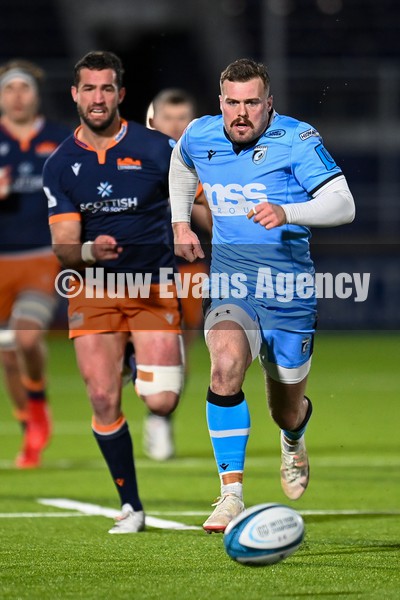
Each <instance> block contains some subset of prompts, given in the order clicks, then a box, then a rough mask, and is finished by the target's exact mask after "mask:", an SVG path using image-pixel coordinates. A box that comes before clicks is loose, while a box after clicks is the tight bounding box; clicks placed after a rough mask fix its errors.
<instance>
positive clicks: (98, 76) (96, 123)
mask: <svg viewBox="0 0 400 600" xmlns="http://www.w3.org/2000/svg"><path fill="white" fill-rule="evenodd" d="M124 95H125V89H124V88H121V89H118V86H117V82H116V74H115V73H114V71H113V70H112V69H104V70H102V71H96V70H90V69H82V70H81V72H80V82H79V85H78V87H75V86H73V87H72V97H73V99H74V101H75V102H76V105H77V109H78V114H79V116H80V118H81V120H82V122H83V123H84V124H85V125H86V126H87V127H89V128H90V129H91V130H92V131H94V132H101V131H106V130H107V129H108V128H109V127H110V126H112V125H113V124H114V123H115V122H116V121H117V120H119V117H118V106H119V104H120V103H121V102H122V100H123V98H124Z"/></svg>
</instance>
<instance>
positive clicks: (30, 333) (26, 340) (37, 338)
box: [15, 329, 43, 354]
mask: <svg viewBox="0 0 400 600" xmlns="http://www.w3.org/2000/svg"><path fill="white" fill-rule="evenodd" d="M42 337H43V333H42V331H41V330H40V329H21V330H16V332H15V343H16V346H17V348H18V350H20V351H21V352H25V353H27V354H29V353H31V352H34V351H36V350H37V349H38V348H39V347H40V344H41V342H42Z"/></svg>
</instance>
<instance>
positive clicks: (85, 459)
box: [0, 332, 400, 600]
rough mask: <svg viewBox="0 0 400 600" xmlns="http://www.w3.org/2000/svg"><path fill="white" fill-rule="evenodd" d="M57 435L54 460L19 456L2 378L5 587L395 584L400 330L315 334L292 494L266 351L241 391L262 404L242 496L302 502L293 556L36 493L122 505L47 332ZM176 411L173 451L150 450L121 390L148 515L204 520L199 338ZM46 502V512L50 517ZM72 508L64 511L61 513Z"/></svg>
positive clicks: (211, 591) (274, 590)
mask: <svg viewBox="0 0 400 600" xmlns="http://www.w3.org/2000/svg"><path fill="white" fill-rule="evenodd" d="M49 348H50V350H49V391H50V395H51V404H52V411H53V416H54V437H53V440H52V443H51V445H50V446H49V448H48V449H47V450H46V453H45V456H44V462H43V467H42V468H40V469H38V470H35V471H25V472H23V471H22V472H21V471H17V470H15V469H14V468H13V467H12V464H13V460H14V457H15V455H16V453H17V451H18V449H19V446H20V442H21V433H20V431H19V429H18V426H17V424H16V423H15V421H14V420H13V418H12V416H11V410H10V405H9V402H8V399H7V398H6V394H5V392H4V388H3V387H1V384H0V395H1V402H0V440H1V445H0V448H1V450H0V469H1V472H0V532H1V535H0V599H1V600H6V599H24V600H25V599H29V600H32V599H41V600H57V599H64V598H65V599H67V598H68V599H85V600H86V599H87V600H90V599H96V600H100V599H109V598H112V599H116V600H119V599H134V600H158V599H160V600H161V599H162V600H189V599H190V600H200V599H201V600H203V599H204V598H209V599H213V600H214V599H215V600H225V599H226V600H228V599H229V600H230V599H232V598H245V599H246V600H247V599H248V600H258V599H260V600H261V599H263V600H264V599H282V600H286V599H287V600H297V599H298V600H303V599H304V598H308V599H309V600H317V599H318V600H331V599H332V598H338V599H340V600H342V599H348V600H356V599H360V600H364V599H365V600H368V599H376V600H388V599H393V600H395V599H398V598H400V569H399V564H400V561H399V558H400V478H399V467H400V444H399V440H400V437H399V424H400V419H399V416H400V403H399V398H400V396H399V390H400V375H399V373H400V370H399V359H400V334H399V333H398V332H397V333H396V332H394V333H387V334H383V333H379V334H378V333H377V334H371V333H367V332H365V333H359V334H345V333H340V332H337V333H334V334H327V333H320V334H319V335H318V336H317V339H316V344H315V352H314V360H313V368H312V370H311V374H310V379H309V386H308V393H309V395H310V397H311V398H312V400H313V403H314V414H313V418H312V421H311V422H310V426H309V429H308V432H307V445H308V450H309V454H310V462H311V481H310V485H309V488H308V490H307V492H306V493H305V495H304V497H303V498H301V499H300V500H299V501H297V502H290V501H288V500H287V499H286V498H285V497H284V495H283V493H282V492H281V489H280V483H279V435H278V431H277V429H276V427H275V426H274V425H273V423H272V421H271V419H270V417H269V415H268V411H267V407H266V402H265V394H264V387H263V378H262V374H261V370H260V368H259V366H258V365H257V364H256V363H255V364H253V365H252V367H251V369H250V370H249V372H248V375H247V378H246V382H245V385H244V391H245V393H246V397H247V399H248V403H249V406H250V411H251V416H252V432H251V436H250V441H249V445H248V455H247V461H246V471H245V488H244V489H245V502H246V504H247V506H251V505H254V504H259V503H263V502H283V503H285V504H288V505H289V506H292V507H293V508H295V509H296V510H298V511H299V512H300V513H301V514H303V518H304V521H305V526H306V538H305V541H304V543H303V544H302V546H301V547H300V549H299V550H298V551H297V552H296V553H295V554H294V555H292V556H291V557H289V558H287V559H286V560H285V561H283V562H281V563H279V564H277V565H273V566H266V567H258V568H253V567H245V566H241V565H239V564H237V563H235V562H234V561H232V560H231V559H230V558H229V557H228V556H227V555H226V553H225V551H224V548H223V541H222V536H221V535H207V534H205V533H204V532H203V531H202V530H201V529H200V528H199V529H188V530H182V531H176V530H172V529H159V528H156V527H148V528H147V530H146V531H145V532H144V533H141V534H137V535H130V536H110V535H109V534H108V533H107V530H108V528H109V527H110V524H111V523H112V521H111V519H110V518H107V517H105V516H90V515H86V516H85V515H83V514H82V513H80V512H78V511H74V510H72V509H69V510H67V509H65V508H64V509H63V508H57V507H54V506H51V505H43V504H40V503H39V502H38V500H39V499H41V498H47V499H50V500H51V499H54V498H63V499H67V500H69V501H79V502H83V503H91V504H95V505H98V506H100V507H104V508H108V509H118V501H117V494H116V492H115V490H114V486H113V483H112V481H111V478H110V476H109V474H108V472H107V471H106V468H105V465H104V463H103V461H102V459H101V457H100V454H99V451H98V449H97V446H96V444H95V441H94V439H93V436H92V434H91V429H90V418H91V411H90V408H89V403H88V401H87V399H86V395H85V390H84V387H83V384H82V382H81V380H80V377H79V375H78V372H77V367H76V364H75V357H74V352H73V347H72V344H71V343H70V342H68V341H67V340H66V336H65V334H57V335H55V334H53V335H51V336H50V338H49ZM189 367H190V375H189V378H188V382H187V385H186V388H185V391H184V394H183V398H182V401H181V405H180V406H179V408H178V410H177V412H176V415H175V417H174V429H175V437H176V447H177V457H176V458H175V459H173V460H171V461H169V462H167V463H164V464H161V463H155V462H152V461H150V460H148V459H146V458H145V457H144V455H143V451H142V422H143V416H144V414H145V410H144V406H143V405H142V403H141V401H140V400H139V399H138V398H137V396H136V395H135V393H134V390H133V387H131V386H129V387H127V388H124V411H125V414H126V416H127V418H128V421H129V424H130V429H131V432H132V435H133V439H134V444H135V452H136V457H137V470H138V476H139V485H140V492H141V496H142V499H143V501H144V503H145V508H146V512H147V513H148V515H150V516H152V517H154V518H158V519H164V520H172V521H178V522H180V523H184V524H186V525H190V526H197V527H200V526H201V524H202V522H203V521H204V519H205V518H206V516H207V515H208V514H209V512H210V511H211V506H210V504H211V503H212V502H213V500H214V498H215V497H216V496H217V495H218V492H219V481H218V476H217V472H216V468H215V465H214V460H213V456H212V450H211V445H210V442H209V438H208V432H207V427H206V422H205V400H204V398H205V393H206V390H207V386H208V372H209V361H208V355H207V351H206V349H205V346H204V342H203V340H202V338H201V337H200V338H199V339H198V341H197V342H196V344H195V345H194V347H193V349H192V350H191V352H190V356H189ZM46 514H47V515H48V516H47V517H46V516H45V515H46ZM63 515H64V516H63Z"/></svg>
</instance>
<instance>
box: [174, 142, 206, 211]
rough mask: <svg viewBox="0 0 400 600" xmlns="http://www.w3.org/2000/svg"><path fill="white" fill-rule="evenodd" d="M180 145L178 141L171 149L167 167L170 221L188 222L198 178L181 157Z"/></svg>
mask: <svg viewBox="0 0 400 600" xmlns="http://www.w3.org/2000/svg"><path fill="white" fill-rule="evenodd" d="M180 147H181V146H180V142H178V143H177V144H176V146H175V148H174V149H173V151H172V156H171V164H170V169H169V195H170V202H171V213H172V223H181V222H186V223H190V215H191V212H192V206H193V202H194V198H195V196H196V191H197V186H198V183H199V178H198V177H197V173H196V171H195V170H194V169H190V168H189V167H188V165H187V164H186V163H185V161H184V160H183V158H182V157H181V153H180Z"/></svg>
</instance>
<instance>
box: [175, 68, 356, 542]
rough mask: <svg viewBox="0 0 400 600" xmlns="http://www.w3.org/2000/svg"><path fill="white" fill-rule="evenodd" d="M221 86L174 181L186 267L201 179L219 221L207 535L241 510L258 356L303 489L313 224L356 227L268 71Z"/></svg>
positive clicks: (328, 165) (342, 194) (233, 73)
mask: <svg viewBox="0 0 400 600" xmlns="http://www.w3.org/2000/svg"><path fill="white" fill-rule="evenodd" d="M220 86H221V92H220V97H219V98H220V107H221V112H222V115H220V116H215V117H210V116H206V117H203V118H201V119H198V120H197V121H195V122H194V123H193V124H192V125H191V126H190V127H188V128H187V130H186V131H185V133H184V134H183V136H182V137H181V139H180V141H179V142H178V144H177V145H176V147H175V149H174V151H173V155H172V159H171V174H170V195H171V206H172V221H173V227H174V233H175V244H176V248H177V250H178V252H180V254H181V256H183V257H185V258H186V259H187V260H189V261H193V260H194V259H196V258H197V257H200V258H201V257H202V256H203V251H202V249H201V246H200V243H199V240H198V237H197V236H196V235H195V234H194V233H193V231H192V230H191V228H190V212H191V205H192V202H193V196H194V193H195V190H196V186H197V181H198V178H200V180H201V181H202V183H203V187H204V190H205V193H206V196H207V199H208V201H209V204H210V208H211V211H212V216H213V240H212V241H213V245H212V260H211V278H212V276H213V275H221V274H222V273H224V274H225V275H226V277H225V280H224V281H225V283H226V285H225V286H222V287H220V286H219V285H215V286H214V287H213V284H212V279H211V284H210V294H209V296H210V302H209V308H208V312H207V314H206V318H205V324H204V329H205V332H206V341H207V346H208V349H209V352H210V358H211V382H210V387H209V389H208V394H207V423H208V428H209V432H210V438H211V443H212V446H213V450H214V456H215V460H216V464H217V468H218V473H219V477H220V486H221V488H220V489H221V492H220V493H221V495H220V497H219V499H218V500H217V502H216V503H215V504H214V506H215V509H214V511H213V512H212V514H211V515H210V517H209V518H208V519H207V520H206V521H205V523H204V524H203V527H204V529H205V530H206V531H208V532H210V533H211V532H213V531H215V532H222V531H224V530H225V528H226V526H227V525H228V523H229V522H230V521H231V520H232V519H233V518H234V517H235V516H236V515H238V514H240V513H241V512H242V511H243V510H244V503H243V487H242V482H243V471H244V462H245V454H246V446H247V441H248V437H249V432H250V415H249V410H248V406H247V402H246V399H245V396H244V393H243V391H242V385H243V382H244V378H245V374H246V371H247V369H248V368H249V366H250V365H251V363H252V361H253V360H254V359H255V358H256V357H259V359H260V363H261V365H262V367H263V370H264V374H265V379H266V391H267V396H268V403H269V408H270V412H271V416H272V418H273V420H274V421H275V423H276V424H277V425H278V427H279V429H280V441H281V461H282V462H281V485H282V488H283V491H284V493H285V494H286V496H287V497H288V498H290V499H291V500H296V499H297V498H300V496H301V495H302V494H303V492H304V491H305V489H306V487H307V485H308V479H309V467H308V456H307V451H306V446H305V441H304V434H305V431H306V427H307V424H308V421H309V419H310V417H311V413H312V405H311V401H310V400H309V398H307V397H306V395H305V391H306V383H307V376H308V373H309V370H310V366H311V355H312V350H313V338H314V332H315V320H316V299H315V290H314V289H313V273H314V267H313V263H312V260H311V258H310V253H309V251H310V247H309V240H310V231H309V227H311V226H314V227H328V226H336V225H342V224H344V223H349V222H350V221H352V220H353V218H354V213H355V209H354V201H353V197H352V195H351V193H350V190H349V188H348V185H347V182H346V179H345V177H344V175H343V174H342V172H341V170H340V168H339V167H338V166H337V165H336V163H335V161H334V160H333V158H332V157H331V156H330V155H329V153H328V152H327V150H326V149H325V148H324V146H323V143H322V139H321V137H320V135H319V133H318V132H317V131H316V130H315V129H314V128H313V127H311V126H310V125H309V124H307V123H302V122H300V121H297V120H296V119H292V118H290V117H286V116H282V115H279V114H278V113H276V112H275V111H274V109H273V98H272V96H271V94H270V80H269V75H268V72H267V70H266V68H265V66H264V65H262V64H259V63H256V62H254V61H252V60H249V59H241V60H238V61H235V62H234V63H232V64H231V65H229V66H228V67H227V68H226V69H225V70H224V71H223V72H222V74H221V79H220ZM215 281H218V278H215ZM238 281H240V282H241V285H236V284H235V282H238ZM282 281H285V282H286V283H284V284H283V283H282ZM293 281H295V282H296V283H291V282H293ZM302 282H303V286H302ZM306 282H308V283H306ZM304 286H306V287H307V291H306V292H305V289H304ZM290 294H291V295H290Z"/></svg>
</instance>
